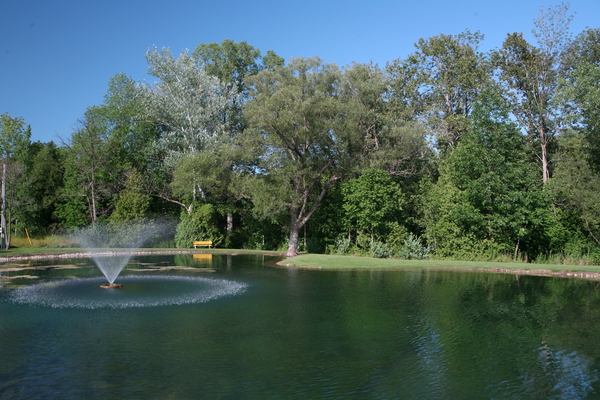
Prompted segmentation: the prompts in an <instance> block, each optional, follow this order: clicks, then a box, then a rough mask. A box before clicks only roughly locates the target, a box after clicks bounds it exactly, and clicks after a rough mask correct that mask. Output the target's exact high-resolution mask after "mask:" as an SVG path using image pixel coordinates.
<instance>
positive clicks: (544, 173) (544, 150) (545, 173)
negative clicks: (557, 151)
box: [541, 137, 550, 183]
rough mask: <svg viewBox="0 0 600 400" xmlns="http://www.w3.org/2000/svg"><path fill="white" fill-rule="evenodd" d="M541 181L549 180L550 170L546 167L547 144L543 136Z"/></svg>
mask: <svg viewBox="0 0 600 400" xmlns="http://www.w3.org/2000/svg"><path fill="white" fill-rule="evenodd" d="M541 147H542V149H541V150H542V182H543V183H546V182H548V180H550V171H549V169H548V146H547V143H546V139H545V137H543V139H542V145H541Z"/></svg>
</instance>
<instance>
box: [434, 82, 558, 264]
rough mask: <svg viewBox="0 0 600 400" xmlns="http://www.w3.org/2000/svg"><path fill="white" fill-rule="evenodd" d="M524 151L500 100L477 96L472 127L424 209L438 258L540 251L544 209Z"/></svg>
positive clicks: (522, 143)
mask: <svg viewBox="0 0 600 400" xmlns="http://www.w3.org/2000/svg"><path fill="white" fill-rule="evenodd" d="M523 146H524V142H523V137H522V135H521V134H520V132H519V130H518V128H517V126H516V125H515V124H513V123H512V122H511V121H510V118H509V114H508V107H507V106H506V104H505V103H504V102H503V100H502V99H501V97H500V96H499V95H498V94H495V93H485V94H484V95H483V96H481V99H480V100H479V101H478V102H477V103H476V105H475V108H474V110H473V123H472V126H471V128H470V129H469V130H468V131H467V132H466V133H465V134H464V136H463V138H462V140H461V143H460V144H459V145H458V146H457V147H456V149H455V150H454V151H453V152H452V153H451V154H450V155H449V157H448V158H447V159H446V160H445V162H444V164H443V166H442V168H441V176H440V180H439V181H438V183H437V184H436V185H434V186H433V188H432V189H431V190H430V191H429V193H428V195H427V196H426V197H425V198H426V201H425V203H424V204H423V210H424V211H425V214H426V215H427V218H426V221H425V222H426V229H427V233H428V236H429V240H430V241H431V243H436V245H437V247H438V250H439V252H440V254H442V255H449V254H452V253H453V252H454V253H455V254H456V253H458V252H460V251H461V249H462V250H463V251H464V250H466V249H468V248H469V247H470V246H475V247H476V246H477V245H481V244H483V243H488V245H489V246H491V248H492V249H494V251H498V252H507V253H508V252H510V251H511V250H512V251H514V253H515V254H517V253H518V252H520V251H526V252H531V253H535V252H536V251H537V250H538V249H536V246H537V244H536V243H537V242H536V240H537V239H535V238H536V236H539V237H541V236H542V235H541V229H539V228H540V227H541V226H542V225H543V222H544V220H543V218H542V216H541V215H542V214H543V212H540V209H544V208H545V207H546V204H545V203H544V201H543V198H542V196H541V193H540V190H539V185H537V182H538V181H537V179H536V178H535V177H534V176H532V173H531V163H529V161H528V159H527V157H526V154H525V153H524V152H523ZM479 250H481V249H479Z"/></svg>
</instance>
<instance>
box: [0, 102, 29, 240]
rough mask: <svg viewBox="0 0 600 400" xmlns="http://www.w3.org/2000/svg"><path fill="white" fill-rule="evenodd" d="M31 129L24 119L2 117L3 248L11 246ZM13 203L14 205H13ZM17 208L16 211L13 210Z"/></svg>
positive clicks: (0, 125)
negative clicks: (12, 225)
mask: <svg viewBox="0 0 600 400" xmlns="http://www.w3.org/2000/svg"><path fill="white" fill-rule="evenodd" d="M30 138H31V127H29V126H25V121H24V120H23V118H17V117H11V116H10V115H9V114H8V113H6V114H1V115H0V162H1V166H0V167H1V168H2V170H1V171H0V177H1V179H2V199H1V201H2V222H1V225H2V227H1V230H2V232H0V233H1V235H2V248H8V247H9V246H10V235H9V233H10V223H11V220H12V218H11V214H12V213H13V211H16V208H17V206H18V204H19V203H20V201H19V199H18V196H17V195H18V190H17V189H18V185H19V184H20V183H21V180H22V175H23V174H22V173H23V168H24V166H23V163H22V161H23V159H24V156H25V152H26V150H27V148H28V146H29V145H30ZM11 203H12V204H11ZM13 208H15V210H13Z"/></svg>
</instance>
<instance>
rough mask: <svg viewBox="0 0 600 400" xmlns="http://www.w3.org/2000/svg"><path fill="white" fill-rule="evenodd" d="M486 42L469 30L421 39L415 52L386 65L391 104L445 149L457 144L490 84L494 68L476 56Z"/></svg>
mask: <svg viewBox="0 0 600 400" xmlns="http://www.w3.org/2000/svg"><path fill="white" fill-rule="evenodd" d="M482 39H483V35H482V34H480V33H479V32H475V33H471V32H469V31H465V32H464V33H461V34H459V35H443V34H442V35H438V36H434V37H431V38H428V39H419V41H418V42H417V43H416V44H415V47H416V48H417V51H416V52H415V53H413V54H411V55H410V56H409V57H408V58H406V59H405V60H400V59H399V60H396V61H394V62H392V63H390V64H388V66H387V70H388V73H389V74H390V75H391V79H392V80H391V86H390V88H391V92H390V96H391V98H390V100H391V101H392V103H393V104H394V103H395V104H396V108H398V109H399V110H398V111H399V112H406V110H409V113H408V114H407V115H406V118H407V119H411V118H415V117H416V118H418V119H421V120H423V121H425V122H426V123H427V125H428V126H429V127H430V129H431V130H432V133H433V134H435V135H436V137H437V141H438V146H439V147H440V148H441V149H445V148H447V147H448V146H455V145H456V144H458V141H459V140H460V137H461V135H462V134H463V133H464V132H465V131H466V130H467V129H468V128H469V116H470V113H471V110H472V107H473V103H474V101H475V99H476V98H477V96H478V95H479V93H481V91H482V90H484V89H486V88H488V87H489V86H490V85H491V84H492V80H491V65H490V63H489V62H488V60H487V59H486V57H485V56H484V55H483V54H481V53H479V52H478V51H477V49H478V47H479V44H480V42H481V40H482ZM411 114H412V115H411Z"/></svg>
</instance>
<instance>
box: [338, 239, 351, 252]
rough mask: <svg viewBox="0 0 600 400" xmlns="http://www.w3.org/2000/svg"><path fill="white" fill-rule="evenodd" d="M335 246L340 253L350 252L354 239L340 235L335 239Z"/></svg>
mask: <svg viewBox="0 0 600 400" xmlns="http://www.w3.org/2000/svg"><path fill="white" fill-rule="evenodd" d="M335 247H336V250H337V253H338V254H342V255H343V254H348V251H349V250H350V248H351V247H352V241H351V240H350V239H349V238H347V237H339V238H337V240H336V241H335Z"/></svg>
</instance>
